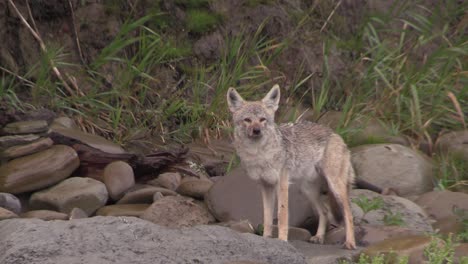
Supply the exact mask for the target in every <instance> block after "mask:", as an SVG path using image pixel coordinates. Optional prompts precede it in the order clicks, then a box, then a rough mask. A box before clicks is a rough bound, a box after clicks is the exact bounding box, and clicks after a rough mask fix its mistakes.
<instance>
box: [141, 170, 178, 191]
mask: <svg viewBox="0 0 468 264" xmlns="http://www.w3.org/2000/svg"><path fill="white" fill-rule="evenodd" d="M181 180H182V176H180V173H178V172H166V173H161V174H159V176H158V178H156V179H154V180H151V181H149V182H148V184H151V185H155V186H161V187H164V188H166V189H169V190H173V191H175V190H176V189H177V187H179V184H180V182H181Z"/></svg>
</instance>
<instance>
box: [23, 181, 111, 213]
mask: <svg viewBox="0 0 468 264" xmlns="http://www.w3.org/2000/svg"><path fill="white" fill-rule="evenodd" d="M107 199H108V193H107V189H106V186H105V185H104V183H102V182H100V181H96V180H94V179H90V178H82V177H73V178H69V179H66V180H65V181H63V182H61V183H59V184H57V185H55V186H53V187H50V188H48V189H45V190H42V191H39V192H36V193H33V195H31V199H30V201H29V204H30V206H31V208H34V209H52V210H58V211H60V212H62V213H66V214H69V213H70V212H71V210H73V208H75V207H77V208H80V209H82V210H83V211H85V212H86V213H87V214H88V215H91V214H92V213H94V212H95V211H96V210H97V209H99V208H101V207H102V206H104V205H105V204H106V202H107Z"/></svg>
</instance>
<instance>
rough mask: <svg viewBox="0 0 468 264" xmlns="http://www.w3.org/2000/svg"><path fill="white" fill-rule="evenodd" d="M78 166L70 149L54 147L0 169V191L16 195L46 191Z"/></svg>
mask: <svg viewBox="0 0 468 264" xmlns="http://www.w3.org/2000/svg"><path fill="white" fill-rule="evenodd" d="M79 165H80V161H79V159H78V155H77V154H76V152H75V150H74V149H73V148H71V147H69V146H65V145H54V146H52V147H51V148H49V149H47V150H44V151H41V152H38V153H35V154H32V155H29V156H25V157H21V158H17V159H14V160H11V161H9V162H8V163H6V164H4V165H2V166H0V191H3V192H8V193H13V194H17V193H22V192H29V191H34V190H38V189H41V188H45V187H48V186H50V185H53V184H55V183H57V182H59V181H61V180H63V179H65V178H67V177H69V176H70V175H71V174H72V172H73V171H74V170H75V169H76V168H78V166H79Z"/></svg>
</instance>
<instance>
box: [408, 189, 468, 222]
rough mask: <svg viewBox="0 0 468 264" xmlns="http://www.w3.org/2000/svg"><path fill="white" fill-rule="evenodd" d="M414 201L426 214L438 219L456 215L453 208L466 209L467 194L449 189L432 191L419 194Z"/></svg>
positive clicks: (467, 205)
mask: <svg viewBox="0 0 468 264" xmlns="http://www.w3.org/2000/svg"><path fill="white" fill-rule="evenodd" d="M415 203H417V204H418V205H419V206H421V207H422V208H423V209H424V210H425V211H426V212H427V214H428V215H429V216H430V217H431V218H433V219H435V220H440V219H444V218H447V217H451V216H452V217H453V216H456V215H455V213H454V208H458V209H459V210H465V211H468V194H466V193H461V192H451V191H433V192H428V193H425V194H423V195H421V196H419V197H418V198H417V199H416V200H415Z"/></svg>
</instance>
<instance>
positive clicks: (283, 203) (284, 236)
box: [278, 170, 289, 241]
mask: <svg viewBox="0 0 468 264" xmlns="http://www.w3.org/2000/svg"><path fill="white" fill-rule="evenodd" d="M288 230H289V179H288V173H287V172H286V171H285V170H282V171H281V175H280V182H279V188H278V238H279V239H280V240H284V241H287V240H288Z"/></svg>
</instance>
